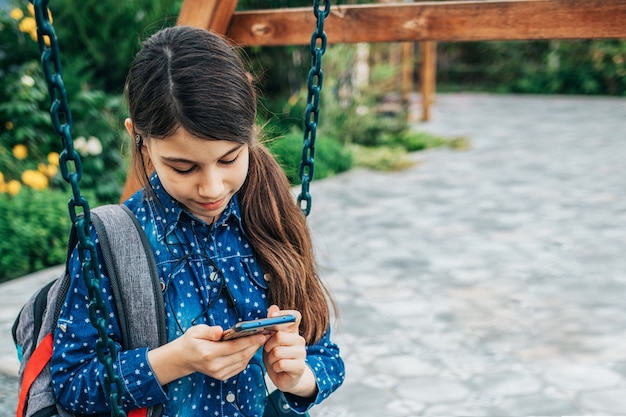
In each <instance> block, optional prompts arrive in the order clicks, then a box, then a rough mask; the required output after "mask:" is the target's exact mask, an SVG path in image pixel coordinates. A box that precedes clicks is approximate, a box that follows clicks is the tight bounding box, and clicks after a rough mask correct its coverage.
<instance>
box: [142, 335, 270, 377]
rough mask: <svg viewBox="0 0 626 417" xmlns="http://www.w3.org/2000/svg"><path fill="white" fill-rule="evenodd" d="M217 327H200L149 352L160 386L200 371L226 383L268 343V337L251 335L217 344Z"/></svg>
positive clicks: (218, 341)
mask: <svg viewBox="0 0 626 417" xmlns="http://www.w3.org/2000/svg"><path fill="white" fill-rule="evenodd" d="M222 333H223V330H222V328H221V327H220V326H207V325H204V324H199V325H197V326H193V327H191V328H189V330H187V331H186V332H185V334H183V335H182V336H181V337H179V338H178V339H176V340H173V341H171V342H169V343H167V344H165V345H163V346H160V347H158V348H156V349H153V350H151V351H149V352H148V360H149V361H150V365H151V366H152V369H153V371H154V373H155V375H156V377H157V378H158V380H159V382H160V383H161V385H165V384H167V383H168V382H171V381H173V380H175V379H178V378H181V377H183V376H186V375H189V374H191V373H193V372H201V373H203V374H205V375H208V376H210V377H212V378H215V379H218V380H222V381H224V380H226V379H228V378H230V377H232V376H235V375H237V374H238V373H240V372H241V371H243V370H244V369H245V368H246V366H247V365H248V363H249V362H250V359H252V357H253V356H254V354H255V353H256V352H257V351H258V350H259V348H260V347H261V346H263V344H264V343H265V342H266V341H267V339H268V336H267V335H262V334H258V335H253V336H249V337H242V338H239V339H234V340H229V341H220V338H221V337H222Z"/></svg>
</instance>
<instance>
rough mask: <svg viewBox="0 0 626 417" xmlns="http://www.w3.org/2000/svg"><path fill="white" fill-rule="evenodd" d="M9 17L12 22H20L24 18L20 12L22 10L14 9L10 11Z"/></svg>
mask: <svg viewBox="0 0 626 417" xmlns="http://www.w3.org/2000/svg"><path fill="white" fill-rule="evenodd" d="M9 16H11V18H12V19H14V20H20V19H21V18H23V17H24V12H23V11H22V9H19V8H17V7H16V8H15V9H13V10H11V13H9Z"/></svg>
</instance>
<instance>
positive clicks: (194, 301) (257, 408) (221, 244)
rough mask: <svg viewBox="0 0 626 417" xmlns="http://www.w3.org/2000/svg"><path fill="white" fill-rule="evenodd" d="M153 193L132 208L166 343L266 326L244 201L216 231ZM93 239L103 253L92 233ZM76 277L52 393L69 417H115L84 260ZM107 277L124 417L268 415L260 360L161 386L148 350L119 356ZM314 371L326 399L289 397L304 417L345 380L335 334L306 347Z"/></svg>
mask: <svg viewBox="0 0 626 417" xmlns="http://www.w3.org/2000/svg"><path fill="white" fill-rule="evenodd" d="M150 183H151V186H152V188H153V190H154V197H147V196H146V194H145V193H144V192H143V191H139V192H138V193H137V194H135V195H134V196H133V197H131V198H130V199H129V200H128V201H127V202H126V203H125V204H126V205H127V206H128V207H129V208H130V209H131V211H133V212H134V213H135V215H136V216H137V218H138V220H139V222H140V224H141V225H142V227H143V229H144V231H145V233H146V236H147V237H148V240H149V242H150V244H151V246H152V248H153V250H154V255H155V259H156V262H157V268H158V272H159V278H160V280H161V287H162V290H163V292H162V294H163V300H164V305H165V317H166V326H167V334H168V340H173V339H176V338H177V337H179V336H180V335H181V334H182V333H183V332H185V331H186V330H187V329H188V328H189V327H191V326H193V325H195V324H200V323H204V324H208V325H211V326H213V325H220V326H222V328H224V329H226V328H229V327H230V326H232V325H233V324H235V323H236V322H238V321H242V320H252V319H257V318H261V317H265V316H266V315H267V308H268V302H267V282H266V281H265V279H264V273H263V271H262V269H261V267H260V266H259V264H258V263H257V262H256V258H255V255H254V251H253V250H252V248H251V247H250V244H249V243H248V241H247V239H246V235H245V232H244V231H243V229H242V224H241V217H240V214H239V205H238V202H237V198H236V197H234V198H233V199H232V200H231V201H230V203H229V205H228V207H227V209H226V210H225V211H224V213H223V214H222V215H221V217H220V219H219V221H217V222H215V223H214V224H212V225H209V224H207V223H205V222H204V221H202V220H199V219H198V218H196V217H194V216H193V215H192V214H191V213H189V212H188V211H187V210H185V209H184V208H183V207H181V206H180V205H179V204H178V203H177V202H176V201H175V200H174V199H172V197H170V196H169V195H168V194H167V193H166V192H165V190H164V189H163V187H162V186H161V183H160V181H159V179H158V177H157V176H156V175H153V176H152V178H151V179H150ZM92 237H93V239H94V241H95V242H96V244H97V243H98V242H97V236H96V235H95V232H93V231H92ZM98 250H99V246H98ZM99 259H102V257H99ZM70 273H71V274H72V277H73V279H72V284H71V288H70V290H69V292H68V296H67V298H66V300H65V303H64V305H63V309H62V311H61V314H60V317H59V322H58V326H57V329H56V331H55V335H54V350H53V355H52V360H51V372H52V381H53V386H54V389H55V392H56V395H57V398H58V401H59V403H60V404H61V405H62V406H63V407H64V408H66V409H68V410H70V411H72V412H74V413H81V414H95V415H98V414H101V415H106V416H108V415H110V404H109V398H108V396H107V395H106V393H105V390H104V389H103V385H104V375H105V371H104V367H103V365H102V364H100V362H99V361H98V359H97V357H96V350H95V341H96V340H97V331H96V329H95V328H94V327H93V326H92V325H91V323H90V320H89V312H88V308H87V306H88V304H89V296H88V292H87V288H86V286H85V285H84V282H83V279H82V272H81V267H80V261H79V259H78V254H77V251H76V250H74V253H73V254H72V257H71V259H70ZM100 276H101V279H102V281H101V282H102V284H101V287H102V291H103V293H104V295H105V302H106V303H107V304H108V310H109V311H110V317H109V319H110V323H111V324H110V327H109V336H110V337H111V338H112V339H113V340H114V341H115V342H116V343H117V345H118V350H119V351H120V352H119V353H118V357H117V358H116V360H115V363H114V369H115V372H117V374H118V375H119V376H120V377H121V379H122V381H123V387H124V390H123V393H122V397H123V402H124V407H125V409H126V410H131V409H135V408H143V407H149V406H152V405H156V404H163V414H162V415H163V416H167V417H191V416H194V417H195V416H199V415H202V416H215V417H219V416H222V417H226V416H232V417H249V416H262V415H263V410H264V408H265V401H266V399H265V398H266V395H267V388H266V384H265V368H264V365H263V361H262V358H261V351H260V350H259V352H257V354H256V355H255V357H254V358H253V359H252V360H251V361H250V363H249V365H248V367H247V368H246V369H245V370H244V371H243V372H241V373H240V374H239V375H236V376H234V377H232V378H230V379H228V380H226V381H219V380H215V379H213V378H211V377H209V376H206V375H204V374H201V373H194V374H191V375H189V376H186V377H183V378H180V379H178V380H175V381H172V382H171V383H169V384H167V385H165V386H161V385H160V384H159V382H158V380H157V379H156V377H155V375H154V373H153V372H152V369H151V367H150V363H149V362H148V358H147V352H148V349H147V348H139V349H133V350H126V351H121V347H120V345H119V341H120V337H121V336H120V331H119V328H118V325H117V321H116V317H115V308H114V304H113V301H112V291H111V287H110V282H109V280H108V277H107V275H106V270H105V269H104V267H103V266H102V265H100ZM306 361H307V364H308V366H309V367H310V368H311V369H312V370H313V373H314V374H315V376H316V381H317V385H318V391H319V392H318V395H317V397H316V398H314V399H303V398H300V397H297V396H293V395H289V394H287V395H286V399H287V402H288V403H289V405H290V406H291V407H292V408H293V409H294V410H296V411H299V412H304V411H306V410H308V409H310V408H311V407H312V406H313V405H314V404H317V403H319V402H321V401H322V400H324V399H325V398H326V397H328V396H329V395H330V394H331V393H332V392H333V391H335V390H336V389H337V388H338V387H339V386H340V385H341V384H342V382H343V380H344V372H345V368H344V364H343V361H342V359H341V357H340V355H339V348H338V346H337V345H336V344H334V343H333V342H331V340H330V329H328V331H327V332H326V334H325V336H324V337H323V338H322V339H321V340H320V341H319V342H317V343H316V344H315V345H310V346H307V359H306Z"/></svg>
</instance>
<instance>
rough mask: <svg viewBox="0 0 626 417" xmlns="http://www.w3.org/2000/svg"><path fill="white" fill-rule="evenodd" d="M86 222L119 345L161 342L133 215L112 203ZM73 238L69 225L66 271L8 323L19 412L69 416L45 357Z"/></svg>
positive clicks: (156, 286) (155, 293) (148, 252)
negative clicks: (95, 242) (16, 362)
mask: <svg viewBox="0 0 626 417" xmlns="http://www.w3.org/2000/svg"><path fill="white" fill-rule="evenodd" d="M91 222H92V224H93V226H94V227H95V229H96V232H97V234H98V239H99V241H100V248H101V249H102V254H103V257H104V259H102V262H103V263H104V264H105V266H106V269H107V274H108V276H109V278H110V280H111V286H112V289H113V295H114V300H115V309H116V316H117V317H118V320H119V321H120V322H119V326H120V329H121V334H122V341H121V343H122V348H123V349H133V348H137V347H143V346H147V347H149V348H156V347H158V346H160V345H162V344H164V343H165V342H166V337H167V336H166V332H165V316H164V307H163V297H162V295H161V287H160V283H159V278H158V274H157V269H156V263H155V261H154V257H153V255H152V249H151V248H150V244H149V243H148V240H147V238H146V236H145V234H144V233H143V230H142V228H141V226H140V225H139V222H138V221H137V219H136V217H135V215H134V214H133V213H132V212H131V211H130V210H129V209H128V208H127V207H126V206H124V205H117V204H115V205H113V204H112V205H106V206H102V207H97V208H95V209H93V210H91ZM77 242H78V240H77V234H76V230H75V228H74V227H72V230H71V232H70V237H69V242H68V255H67V260H66V267H65V271H64V272H63V274H62V275H61V277H60V278H58V279H56V280H54V281H52V282H51V283H49V284H48V285H46V286H45V287H43V288H41V289H40V290H38V291H37V292H36V293H35V294H34V295H33V296H32V297H31V299H30V300H29V301H28V302H27V303H26V304H25V305H24V306H23V307H22V310H21V311H20V313H19V314H18V316H17V318H16V320H15V322H14V324H13V329H12V330H13V340H14V341H15V345H16V347H17V350H18V356H20V361H21V364H20V370H19V383H20V391H19V397H18V406H17V416H18V417H52V416H61V417H71V416H73V415H72V414H70V413H68V412H67V411H65V410H63V409H62V408H61V407H58V406H57V404H56V400H55V395H54V391H53V388H52V382H51V377H50V367H49V361H50V357H51V355H52V339H53V334H54V330H55V327H56V323H57V319H58V315H59V312H60V309H61V307H62V305H63V302H64V300H65V296H66V294H67V291H68V288H69V285H70V281H71V277H70V276H69V274H68V269H69V268H68V261H69V258H70V254H71V252H72V250H73V249H74V247H75V246H76V244H77ZM128 318H132V319H130V320H129V319H128ZM155 318H156V319H155ZM161 409H162V407H161V406H154V407H150V408H148V409H141V410H134V411H132V412H129V414H128V415H129V417H130V416H149V417H154V416H158V415H160V414H161Z"/></svg>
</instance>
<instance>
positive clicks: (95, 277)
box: [30, 0, 126, 417]
mask: <svg viewBox="0 0 626 417" xmlns="http://www.w3.org/2000/svg"><path fill="white" fill-rule="evenodd" d="M30 1H31V3H32V4H33V6H34V9H35V19H36V22H37V35H38V36H37V39H38V43H39V50H40V52H41V64H42V66H43V73H44V76H45V78H46V82H47V84H48V91H49V93H50V100H51V103H52V104H51V106H50V118H51V119H52V125H53V127H54V130H55V132H56V133H57V134H58V135H59V136H60V137H61V142H62V144H63V151H62V152H61V155H60V157H59V160H60V161H59V162H60V163H59V165H60V168H61V174H62V176H63V179H64V180H65V181H66V182H67V183H68V184H70V186H71V187H72V197H71V198H70V201H69V203H68V209H69V214H70V218H71V219H72V223H73V224H74V226H75V227H76V232H77V236H78V254H79V258H80V261H81V267H82V272H83V279H84V280H85V284H86V285H87V289H88V291H89V298H90V303H89V319H90V320H91V323H92V325H93V326H94V327H95V328H96V329H97V330H98V341H97V342H96V352H97V355H98V360H100V362H101V363H102V364H103V365H104V367H105V368H106V374H105V382H106V384H105V385H104V389H105V391H106V392H107V394H108V395H109V397H110V400H111V415H112V416H115V417H126V413H125V412H124V410H123V408H122V396H121V393H122V388H123V387H122V380H121V378H120V377H119V376H117V375H116V374H115V372H114V370H113V364H114V358H116V357H117V346H116V345H115V343H114V342H113V341H112V340H111V339H110V338H109V336H108V333H107V329H108V327H109V313H108V309H107V306H106V304H104V299H103V297H102V290H101V287H100V279H99V272H98V258H97V253H96V246H95V244H94V242H93V240H92V239H91V236H90V233H89V225H90V223H91V216H90V212H89V203H88V202H87V199H85V197H83V196H82V195H81V193H80V187H79V185H78V182H79V181H80V179H81V178H82V175H83V171H82V165H81V161H80V156H79V154H78V153H77V152H76V151H75V150H74V144H73V141H72V135H71V131H72V113H71V112H70V107H69V104H68V101H67V93H66V90H65V85H64V83H63V77H62V71H61V60H60V56H59V44H58V42H57V38H56V33H55V31H54V27H53V26H52V24H51V23H50V17H49V15H48V0H30ZM46 40H47V41H49V42H48V43H49V45H50V46H47V45H46ZM77 208H79V210H78V211H79V212H82V215H79V214H78V212H77Z"/></svg>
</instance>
